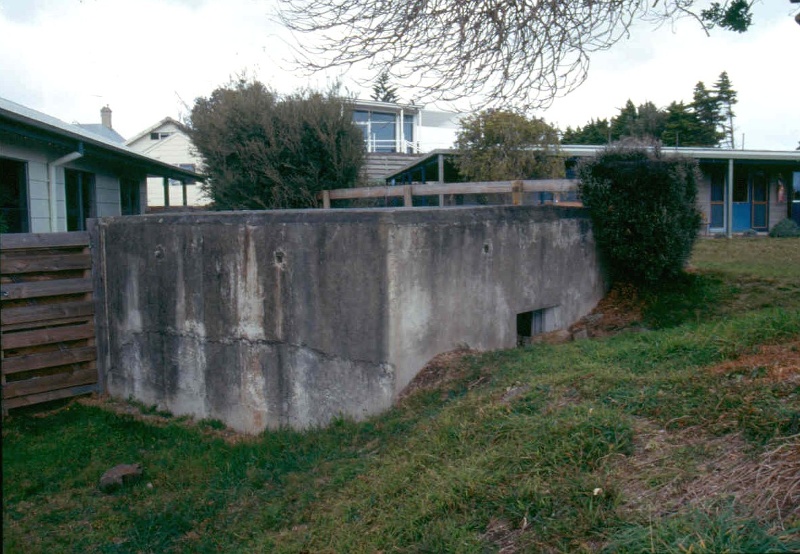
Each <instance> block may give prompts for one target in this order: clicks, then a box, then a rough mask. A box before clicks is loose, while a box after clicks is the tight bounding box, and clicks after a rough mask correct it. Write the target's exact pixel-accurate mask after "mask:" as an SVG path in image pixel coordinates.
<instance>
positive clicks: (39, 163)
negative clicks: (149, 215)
mask: <svg viewBox="0 0 800 554" xmlns="http://www.w3.org/2000/svg"><path fill="white" fill-rule="evenodd" d="M64 154H65V152H64V150H56V149H55V148H51V147H48V146H47V145H45V144H42V143H38V142H35V143H34V142H27V141H26V142H23V141H21V140H20V141H17V140H14V139H4V140H3V142H2V143H0V156H1V157H4V158H11V159H16V160H20V161H24V162H26V163H27V177H28V186H27V191H28V212H29V223H30V232H31V233H48V232H51V231H66V230H67V210H66V202H65V197H66V196H65V188H64V170H65V169H77V170H80V171H88V172H90V173H93V174H94V175H95V206H96V209H97V213H96V215H97V217H106V216H114V215H119V214H120V188H119V180H120V176H119V175H117V174H116V172H115V170H114V169H113V168H111V167H109V166H108V165H106V164H104V163H101V162H98V161H92V160H90V159H88V158H79V159H77V160H75V161H73V162H70V163H68V164H65V165H63V166H57V167H56V215H57V227H56V229H51V224H50V185H49V178H50V177H49V162H51V161H54V160H56V159H58V158H60V157H61V156H63V155H64ZM125 176H126V177H129V178H133V179H136V180H137V181H139V182H140V183H141V185H140V186H141V189H142V190H144V186H145V178H144V174H142V173H130V174H126V175H125ZM141 197H142V202H144V196H141ZM142 211H144V207H143V206H142Z"/></svg>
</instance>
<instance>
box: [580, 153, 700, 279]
mask: <svg viewBox="0 0 800 554" xmlns="http://www.w3.org/2000/svg"><path fill="white" fill-rule="evenodd" d="M578 175H579V179H580V183H579V191H580V194H581V198H582V200H583V203H584V205H586V206H587V207H588V208H589V212H590V215H591V219H592V225H593V228H594V235H595V239H596V240H597V244H598V246H599V248H600V250H601V252H602V253H603V257H604V259H605V262H606V265H607V268H608V270H609V272H610V275H611V278H612V279H613V280H615V281H623V282H629V283H633V284H636V285H652V284H655V283H657V282H658V281H660V280H662V279H668V278H672V277H675V276H677V275H678V274H680V273H681V272H682V270H683V267H684V265H685V264H686V261H687V260H688V258H689V256H690V255H691V253H692V246H693V245H694V241H695V239H696V238H697V232H698V230H699V228H700V223H701V216H700V212H699V211H698V210H697V207H696V205H695V201H696V198H697V184H698V182H699V180H700V173H699V169H698V167H697V162H696V161H694V160H692V159H689V158H683V157H678V156H665V155H663V154H662V153H661V151H660V150H659V149H658V148H645V147H633V148H630V147H611V148H609V149H606V150H605V151H603V152H601V153H600V154H598V155H597V156H596V157H595V158H594V159H592V160H590V161H587V162H584V163H583V164H581V166H580V167H579V169H578Z"/></svg>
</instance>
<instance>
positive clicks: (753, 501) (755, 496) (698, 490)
mask: <svg viewBox="0 0 800 554" xmlns="http://www.w3.org/2000/svg"><path fill="white" fill-rule="evenodd" d="M748 450H749V448H748V445H747V443H746V442H745V441H744V439H742V437H741V436H739V435H726V436H721V437H714V436H711V435H710V434H708V433H707V432H706V431H704V430H702V429H700V428H697V427H689V428H686V429H681V430H680V431H676V432H669V431H665V430H664V429H660V428H657V427H656V426H655V425H654V424H652V423H650V422H648V421H646V420H639V421H638V429H637V433H636V439H635V452H634V453H633V454H632V455H630V456H626V457H620V458H618V459H616V460H615V461H613V462H612V464H611V466H610V467H609V468H607V469H609V471H610V472H611V475H612V477H613V478H614V479H615V481H616V482H617V484H618V486H619V488H620V492H621V493H622V495H623V497H624V498H625V501H624V503H623V504H622V507H621V509H622V510H623V511H637V512H643V513H646V514H648V515H649V516H651V517H661V516H665V515H668V514H671V513H675V512H677V511H679V510H682V509H685V508H699V509H703V508H704V507H707V506H710V505H712V504H714V503H717V502H720V501H724V500H728V499H733V500H734V501H735V502H736V504H737V505H738V506H739V508H741V509H745V510H746V511H748V512H749V515H750V516H751V517H754V518H757V519H759V520H762V521H769V522H773V523H774V524H776V525H777V526H779V527H781V528H783V527H784V522H791V521H797V520H798V518H800V435H794V436H791V437H782V438H781V439H779V440H776V441H774V442H773V443H772V444H771V445H770V447H769V448H768V449H767V450H766V451H765V452H763V453H761V454H759V455H752V454H749V453H748Z"/></svg>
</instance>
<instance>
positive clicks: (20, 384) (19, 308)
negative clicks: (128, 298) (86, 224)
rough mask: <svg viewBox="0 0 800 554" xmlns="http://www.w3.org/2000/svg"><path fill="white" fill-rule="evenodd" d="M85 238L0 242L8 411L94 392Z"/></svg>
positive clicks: (0, 319) (1, 346) (0, 340)
mask: <svg viewBox="0 0 800 554" xmlns="http://www.w3.org/2000/svg"><path fill="white" fill-rule="evenodd" d="M91 264H92V262H91V256H90V254H89V235H88V233H48V234H19V235H17V234H7V235H2V237H0V308H2V309H1V310H0V356H2V407H3V414H6V413H7V412H8V410H9V409H11V408H17V407H21V406H27V405H31V404H36V403H39V402H45V401H48V400H56V399H59V398H67V397H70V396H75V395H78V394H86V393H88V392H93V391H95V390H96V389H97V363H96V360H97V349H96V346H95V344H96V343H95V327H94V302H93V301H92V288H93V287H92V276H91V269H92V265H91Z"/></svg>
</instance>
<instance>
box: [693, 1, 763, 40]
mask: <svg viewBox="0 0 800 554" xmlns="http://www.w3.org/2000/svg"><path fill="white" fill-rule="evenodd" d="M752 4H753V2H752V0H730V1H726V2H725V4H724V5H722V4H720V3H719V2H712V3H711V7H709V8H708V9H705V10H702V11H701V12H700V17H702V18H703V20H704V21H706V23H707V25H708V26H709V27H714V26H719V27H722V28H723V29H729V30H731V31H736V32H737V33H744V32H745V31H746V30H747V29H749V28H750V25H751V24H752V23H753V14H752V13H751V12H750V7H751V6H752Z"/></svg>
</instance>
